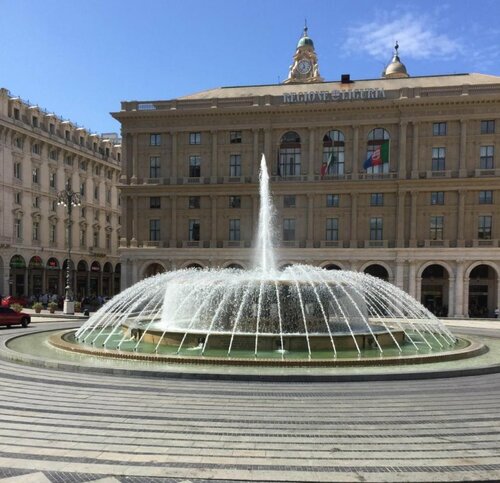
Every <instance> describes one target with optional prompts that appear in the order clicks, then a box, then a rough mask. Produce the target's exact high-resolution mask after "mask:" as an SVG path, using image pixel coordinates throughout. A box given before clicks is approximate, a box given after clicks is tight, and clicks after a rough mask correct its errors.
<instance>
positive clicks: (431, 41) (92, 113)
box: [0, 0, 500, 133]
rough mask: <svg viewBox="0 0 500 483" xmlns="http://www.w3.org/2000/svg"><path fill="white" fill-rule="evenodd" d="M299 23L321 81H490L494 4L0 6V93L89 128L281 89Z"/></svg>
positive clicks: (124, 0) (103, 1) (499, 65)
mask: <svg viewBox="0 0 500 483" xmlns="http://www.w3.org/2000/svg"><path fill="white" fill-rule="evenodd" d="M305 19H307V25H308V27H309V36H310V37H311V38H312V39H313V41H314V45H315V48H316V53H317V55H318V59H319V66H320V73H321V75H322V76H323V77H324V78H325V80H338V79H340V75H341V74H344V73H345V74H347V73H348V74H350V75H351V78H352V79H370V78H377V77H380V73H381V72H382V70H383V68H384V66H385V65H386V64H387V63H388V62H389V61H390V59H391V57H392V51H393V46H394V42H395V41H396V40H397V41H398V42H399V45H400V49H399V53H400V58H401V60H402V61H403V62H404V64H405V65H406V67H407V69H408V72H409V74H410V75H412V76H416V75H436V74H452V73H464V72H480V73H484V74H492V75H500V24H499V22H498V20H499V19H500V1H498V0H475V1H469V0H448V1H446V0H445V1H443V2H438V1H435V0H432V1H429V0H418V1H416V0H413V1H397V0H392V1H387V0H377V1H376V2H374V1H365V0H350V1H345V0H342V1H338V0H302V1H297V0H178V1H172V0H141V1H138V0H79V1H73V0H0V87H5V88H7V89H9V90H10V91H11V93H12V94H13V95H16V96H20V97H21V98H23V99H25V100H29V101H30V103H33V104H37V105H39V106H40V107H43V108H45V109H47V110H49V111H51V112H54V113H55V114H57V115H59V116H61V117H63V118H64V119H70V120H71V121H73V122H75V123H77V124H78V125H81V126H84V127H86V128H87V129H89V130H90V131H92V132H98V133H102V132H119V130H120V125H119V123H118V122H117V121H115V120H114V119H113V118H112V117H111V116H110V114H109V113H110V112H112V111H118V110H120V102H121V101H123V100H143V101H146V100H159V99H172V98H175V97H179V96H182V95H187V94H191V93H194V92H198V91H201V90H206V89H211V88H214V87H220V86H232V85H251V84H274V83H278V82H282V81H283V80H284V79H285V78H286V76H287V74H288V67H289V65H290V64H291V60H292V56H293V54H294V51H295V46H296V44H297V41H298V39H299V38H300V37H301V35H302V30H303V26H304V21H305Z"/></svg>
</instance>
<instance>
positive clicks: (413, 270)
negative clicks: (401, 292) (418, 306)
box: [408, 260, 417, 298]
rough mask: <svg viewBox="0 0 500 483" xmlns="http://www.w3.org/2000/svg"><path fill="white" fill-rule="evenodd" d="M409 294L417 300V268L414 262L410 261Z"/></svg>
mask: <svg viewBox="0 0 500 483" xmlns="http://www.w3.org/2000/svg"><path fill="white" fill-rule="evenodd" d="M408 293H409V294H410V295H411V296H412V297H413V298H417V266H416V264H415V262H414V261H413V260H410V261H409V273H408Z"/></svg>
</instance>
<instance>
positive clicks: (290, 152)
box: [278, 131, 301, 176]
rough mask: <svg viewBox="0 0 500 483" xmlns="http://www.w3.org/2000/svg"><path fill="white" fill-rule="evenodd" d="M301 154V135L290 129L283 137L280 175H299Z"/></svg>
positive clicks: (279, 167)
mask: <svg viewBox="0 0 500 483" xmlns="http://www.w3.org/2000/svg"><path fill="white" fill-rule="evenodd" d="M300 154H301V145H300V136H299V135H298V134H297V133H296V132H293V131H288V132H287V133H285V134H284V135H283V136H282V137H281V143H280V149H279V161H278V176H299V175H300V169H301V163H300Z"/></svg>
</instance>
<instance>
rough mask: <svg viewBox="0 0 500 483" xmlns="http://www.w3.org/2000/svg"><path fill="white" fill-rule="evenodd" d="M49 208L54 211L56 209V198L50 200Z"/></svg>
mask: <svg viewBox="0 0 500 483" xmlns="http://www.w3.org/2000/svg"><path fill="white" fill-rule="evenodd" d="M51 210H52V211H56V210H57V200H52V201H51Z"/></svg>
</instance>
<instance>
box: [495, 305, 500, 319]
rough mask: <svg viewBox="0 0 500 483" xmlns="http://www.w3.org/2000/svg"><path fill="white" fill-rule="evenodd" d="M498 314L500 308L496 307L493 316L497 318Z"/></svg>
mask: <svg viewBox="0 0 500 483" xmlns="http://www.w3.org/2000/svg"><path fill="white" fill-rule="evenodd" d="M499 315H500V309H499V308H498V307H497V308H496V309H495V318H496V319H498V316H499Z"/></svg>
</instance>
